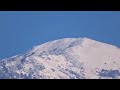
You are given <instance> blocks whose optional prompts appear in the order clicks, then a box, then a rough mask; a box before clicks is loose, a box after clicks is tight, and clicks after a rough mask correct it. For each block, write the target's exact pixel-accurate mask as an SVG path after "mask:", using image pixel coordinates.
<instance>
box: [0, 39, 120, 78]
mask: <svg viewBox="0 0 120 90" xmlns="http://www.w3.org/2000/svg"><path fill="white" fill-rule="evenodd" d="M0 78H1V79H6V78H8V79H11V78H12V79H15V78H17V79H102V78H108V79H109V78H120V49H119V48H118V47H116V46H112V45H109V44H105V43H101V42H98V41H95V40H92V39H88V38H64V39H59V40H55V41H51V42H47V43H45V44H42V45H39V46H35V47H33V48H32V49H31V50H29V51H28V52H26V53H25V54H22V55H16V56H13V57H10V58H6V59H3V60H0Z"/></svg>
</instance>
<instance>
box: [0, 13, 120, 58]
mask: <svg viewBox="0 0 120 90" xmlns="http://www.w3.org/2000/svg"><path fill="white" fill-rule="evenodd" d="M72 37H88V38H91V39H94V40H98V41H101V42H105V43H109V44H113V45H116V46H118V47H120V12H119V11H116V12H115V11H111V12H109V11H69V12H68V11H29V12H28V11H4V12H3V11H0V59H2V58H7V57H10V56H13V55H16V54H22V53H24V52H26V51H27V50H29V49H30V48H32V47H33V46H36V45H39V44H42V43H44V42H47V41H52V40H55V39H60V38H72Z"/></svg>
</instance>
